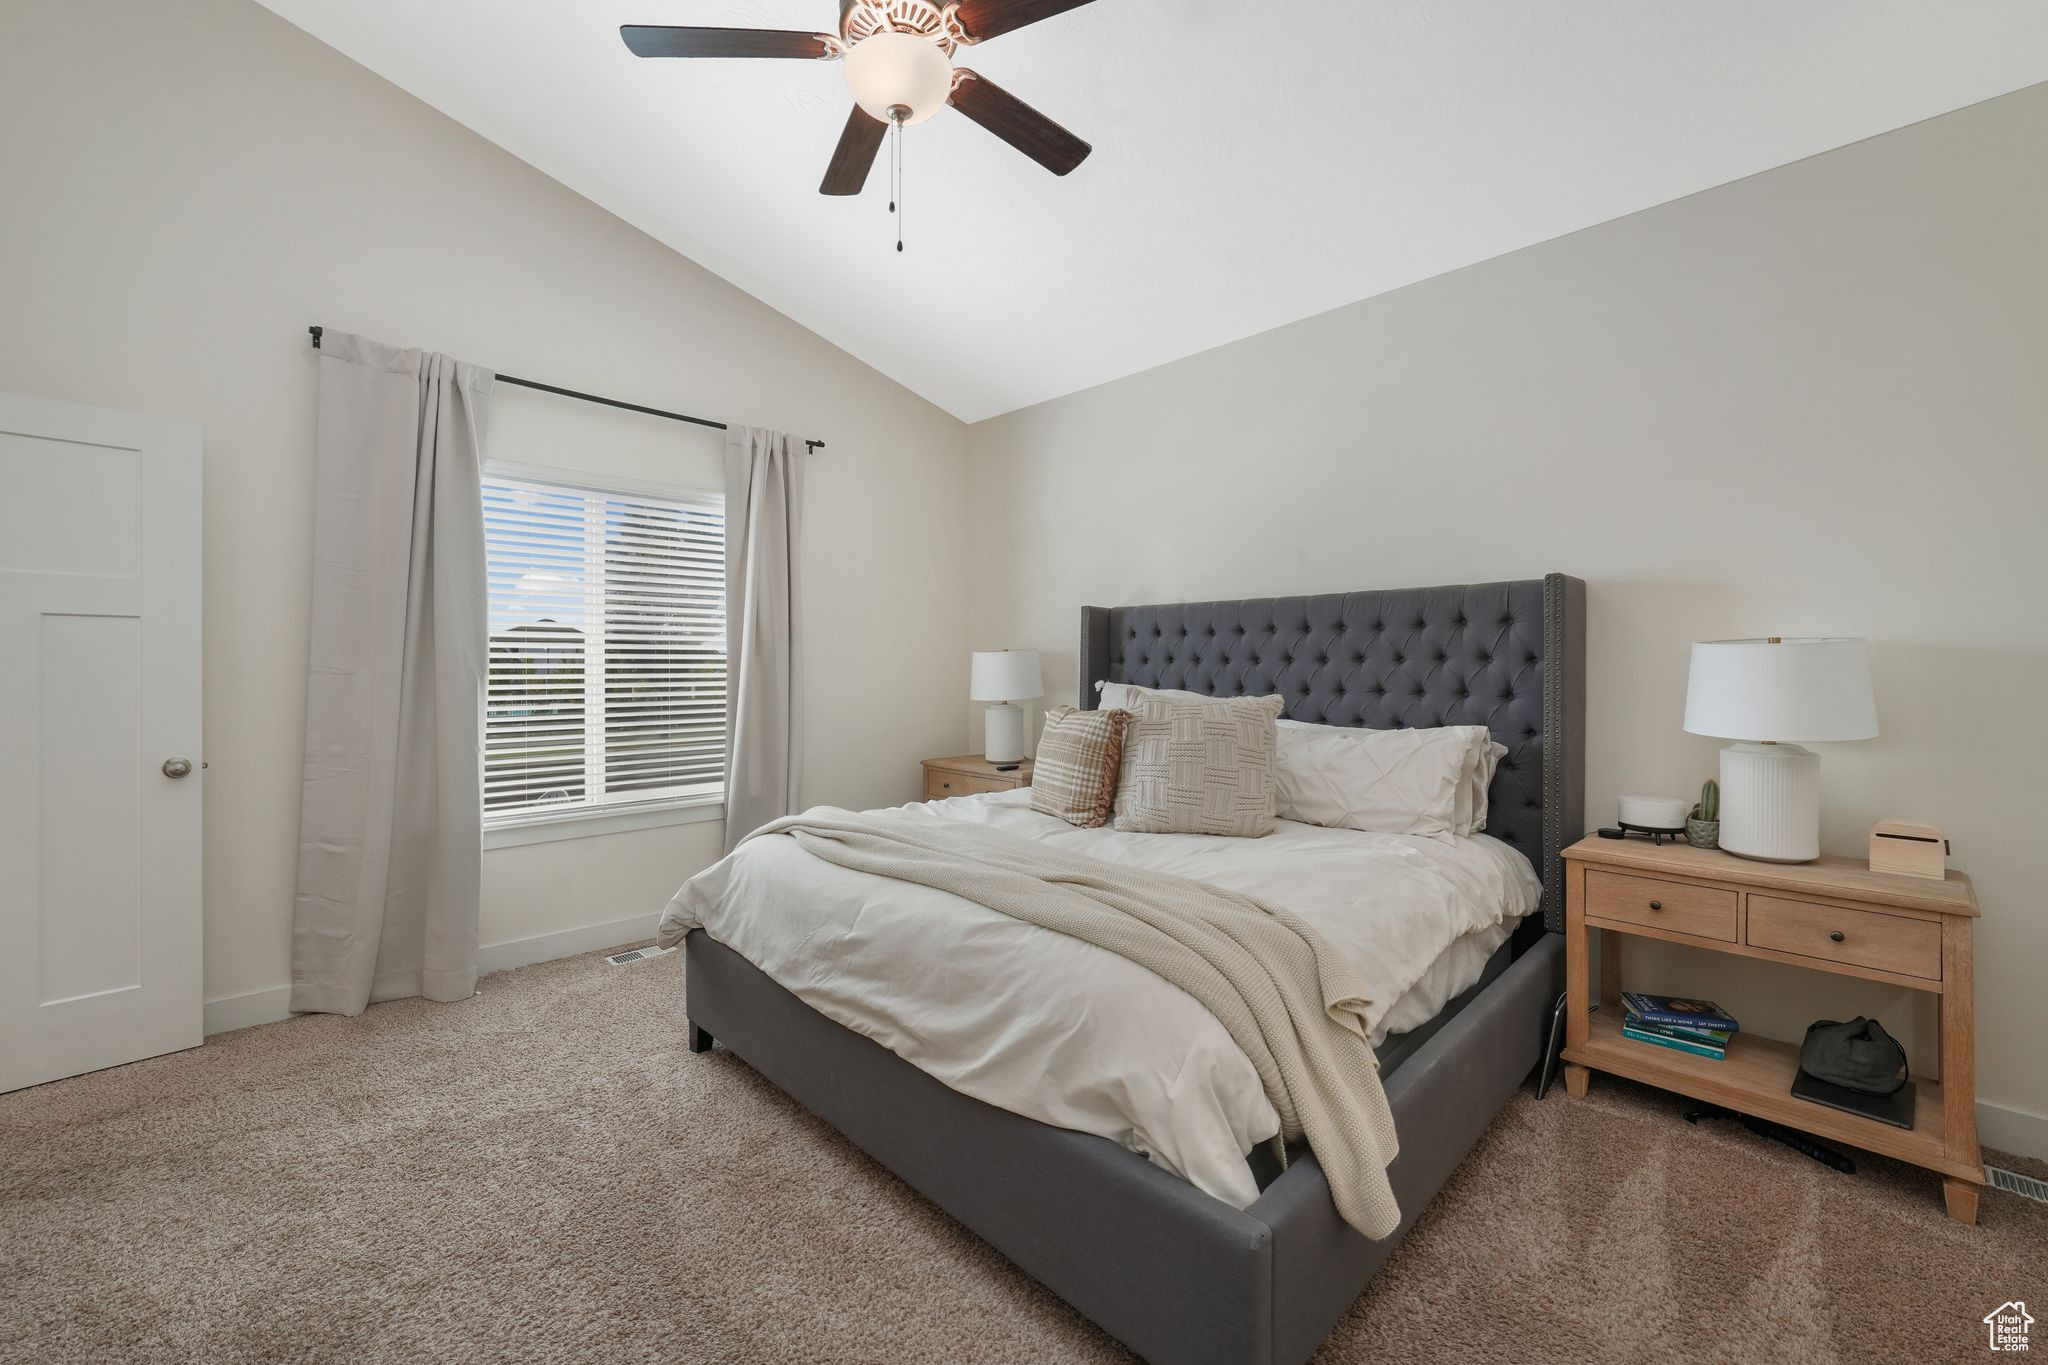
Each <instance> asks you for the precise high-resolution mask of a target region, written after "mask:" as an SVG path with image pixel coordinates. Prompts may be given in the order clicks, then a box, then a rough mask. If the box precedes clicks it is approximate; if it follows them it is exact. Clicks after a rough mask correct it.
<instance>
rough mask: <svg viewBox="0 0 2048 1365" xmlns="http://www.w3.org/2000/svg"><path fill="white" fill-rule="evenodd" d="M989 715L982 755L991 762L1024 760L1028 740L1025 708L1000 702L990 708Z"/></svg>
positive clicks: (1017, 761) (984, 731)
mask: <svg viewBox="0 0 2048 1365" xmlns="http://www.w3.org/2000/svg"><path fill="white" fill-rule="evenodd" d="M987 717H988V718H987V721H986V723H985V727H984V729H983V731H982V733H983V735H984V736H985V740H984V742H983V745H982V755H981V756H982V757H983V758H985V759H987V760H988V761H989V762H991V763H1019V762H1022V761H1023V758H1024V745H1025V743H1026V740H1027V731H1026V728H1025V724H1024V708H1023V707H1021V706H1013V705H1011V704H1010V703H1009V702H999V703H997V704H996V705H994V706H991V707H989V708H988V712H987Z"/></svg>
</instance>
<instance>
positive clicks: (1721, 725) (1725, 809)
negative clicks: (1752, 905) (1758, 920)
mask: <svg viewBox="0 0 2048 1365" xmlns="http://www.w3.org/2000/svg"><path fill="white" fill-rule="evenodd" d="M1685 728H1686V730H1687V731H1688V732H1689V733H1691V734H1695V735H1713V736H1715V737H1717V738H1720V739H1732V740H1736V741H1738V742H1737V743H1734V744H1731V745H1729V746H1728V747H1727V748H1725V749H1723V750H1722V751H1721V847H1722V848H1723V849H1725V850H1727V851H1728V852H1730V853H1734V854H1737V855H1739V856H1741V857H1744V858H1756V859H1759V860H1760V861H1763V862H1773V863H1804V862H1811V861H1813V860H1814V859H1815V858H1818V857H1819V856H1820V755H1818V754H1816V753H1814V752H1813V751H1812V750H1811V749H1802V748H1800V747H1799V744H1798V742H1797V741H1801V740H1816V741H1818V740H1828V741H1833V740H1845V739H1873V738H1875V737H1876V735H1877V701H1876V698H1875V697H1874V696H1872V694H1871V690H1870V659H1869V655H1868V654H1867V652H1866V651H1865V648H1864V643H1863V641H1861V640H1843V639H1794V638H1791V637H1783V638H1780V637H1778V636H1772V637H1771V638H1769V639H1766V640H1708V641H1704V642H1702V643H1700V644H1696V645H1694V646H1693V647H1692V672H1691V676H1690V678H1689V679H1688V681H1687V684H1686V689H1685Z"/></svg>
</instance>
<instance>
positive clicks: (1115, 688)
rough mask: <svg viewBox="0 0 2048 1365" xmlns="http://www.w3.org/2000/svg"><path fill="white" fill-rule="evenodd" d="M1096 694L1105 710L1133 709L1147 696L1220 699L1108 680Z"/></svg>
mask: <svg viewBox="0 0 2048 1365" xmlns="http://www.w3.org/2000/svg"><path fill="white" fill-rule="evenodd" d="M1095 691H1096V694H1097V695H1099V696H1100V697H1101V698H1102V701H1101V703H1100V705H1101V709H1102V710H1104V711H1133V712H1135V711H1136V710H1137V709H1138V703H1139V702H1140V701H1142V700H1143V699H1144V698H1146V697H1165V698H1166V699H1167V700H1168V701H1220V700H1224V699H1223V698H1219V697H1212V696H1209V695H1208V694H1207V693H1205V692H1181V691H1177V690H1175V689H1174V688H1171V687H1140V686H1138V685H1137V684H1136V683H1115V682H1106V683H1101V684H1098V685H1097V686H1096V689H1095Z"/></svg>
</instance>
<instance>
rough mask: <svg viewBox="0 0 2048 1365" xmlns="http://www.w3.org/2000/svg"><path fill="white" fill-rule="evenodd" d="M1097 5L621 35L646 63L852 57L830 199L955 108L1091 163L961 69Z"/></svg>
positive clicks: (1062, 157)
mask: <svg viewBox="0 0 2048 1365" xmlns="http://www.w3.org/2000/svg"><path fill="white" fill-rule="evenodd" d="M1088 3H1090V0H958V3H945V2H944V0H839V31H838V32H837V33H799V32H794V31H788V30H782V29H765V28H677V27H668V26H663V25H655V24H627V25H626V26H624V27H623V28H621V29H620V30H619V36H620V37H622V38H624V39H625V40H626V46H627V47H628V48H630V49H632V51H633V52H634V54H635V55H636V56H641V57H797V58H810V59H812V60H815V61H835V60H837V59H839V58H842V57H843V58H845V60H846V83H847V85H848V86H850V87H851V88H852V90H853V99H854V108H853V113H852V115H851V116H850V117H849V118H848V119H847V121H846V131H845V132H844V133H842V134H840V137H839V147H838V149H837V150H836V151H834V152H833V153H832V164H831V165H830V166H829V167H827V168H826V171H825V182H824V183H823V184H822V185H820V186H819V187H818V190H819V193H821V194H840V195H845V194H859V193H860V192H861V189H862V187H863V186H865V185H866V184H867V180H868V172H869V171H870V170H871V169H873V167H874V164H875V158H876V157H877V155H879V154H880V152H881V149H882V138H883V136H884V135H885V134H886V133H887V132H888V131H889V130H890V128H891V127H895V128H897V129H899V130H900V129H902V128H906V127H908V126H910V125H911V124H915V123H922V122H924V121H925V120H926V119H928V118H930V117H931V116H932V115H933V114H936V113H938V112H939V110H940V109H942V108H944V107H945V106H947V105H949V104H950V105H952V106H953V107H954V108H955V109H958V110H959V111H960V112H961V113H963V114H965V115H967V117H968V118H970V119H973V120H974V121H975V122H976V123H978V124H980V125H981V126H982V127H984V128H986V129H988V130H989V131H990V132H991V133H994V134H995V135H996V136H997V137H999V138H1001V139H1002V140H1003V141H1005V142H1007V143H1009V144H1010V145H1011V146H1012V147H1015V148H1016V149H1017V150H1018V151H1020V152H1022V153H1024V155H1026V156H1028V157H1030V158H1031V159H1032V160H1033V161H1036V162H1037V163H1038V164H1039V165H1041V166H1043V167H1045V168H1046V169H1047V170H1049V171H1051V172H1052V173H1053V174H1054V175H1065V174H1067V173H1068V172H1069V171H1071V170H1073V169H1074V168H1075V167H1076V166H1078V165H1080V164H1081V163H1082V162H1083V161H1085V160H1087V159H1088V153H1089V152H1091V151H1093V150H1094V149H1093V148H1092V147H1090V146H1089V145H1088V144H1087V143H1085V142H1083V141H1082V140H1081V139H1080V138H1078V137H1075V136H1074V135H1073V134H1072V133H1070V132H1068V131H1067V130H1066V129H1064V128H1062V127H1060V125H1059V124H1057V123H1054V122H1053V121H1052V120H1051V119H1049V118H1047V117H1046V116H1045V115H1043V114H1041V113H1039V112H1038V111H1037V110H1036V109H1033V108H1032V107H1031V106H1030V105H1028V104H1026V103H1024V101H1022V100H1020V99H1018V98H1017V97H1016V96H1015V95H1012V94H1011V93H1010V92H1009V91H1007V90H1005V89H1003V88H1002V87H1001V86H999V85H997V84H996V83H995V82H994V81H992V80H990V79H988V77H986V76H982V75H979V74H977V73H976V72H973V71H970V70H969V69H968V68H966V67H964V66H961V67H956V66H954V65H953V58H954V55H955V54H956V53H957V52H958V51H959V49H960V48H963V47H972V46H973V45H974V44H976V43H983V42H987V41H988V40H989V39H990V38H997V37H1000V36H1002V35H1003V34H1005V33H1010V32H1014V31H1015V30H1017V29H1020V28H1023V27H1024V26H1026V25H1027V24H1035V23H1037V22H1038V21H1039V20H1041V19H1050V18H1052V17H1053V16H1054V15H1056V14H1064V13H1065V12H1066V11H1068V10H1070V9H1079V8H1080V7H1081V6H1082V5H1085V4H1088ZM899 135H900V134H899ZM892 207H893V205H892ZM898 249H899V250H900V249H901V247H900V244H899V248H898Z"/></svg>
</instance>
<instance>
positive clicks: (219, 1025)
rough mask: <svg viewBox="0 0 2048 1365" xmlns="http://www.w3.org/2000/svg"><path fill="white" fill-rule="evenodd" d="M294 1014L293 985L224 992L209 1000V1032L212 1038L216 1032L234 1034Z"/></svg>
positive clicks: (207, 1007) (207, 1023) (207, 1005)
mask: <svg viewBox="0 0 2048 1365" xmlns="http://www.w3.org/2000/svg"><path fill="white" fill-rule="evenodd" d="M291 1013H292V988H291V987H290V986H272V987H271V988H270V989H269V990H264V991H244V992H242V993H241V994H240V995H223V996H221V997H220V998H219V999H216V1000H209V1001H207V1002H206V1032H207V1035H208V1036H209V1037H210V1036H212V1035H213V1034H216V1033H232V1032H234V1031H235V1030H236V1029H238V1028H253V1027H255V1026H256V1025H257V1024H274V1023H276V1022H277V1021H278V1020H280V1019H289V1018H290V1017H291Z"/></svg>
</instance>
